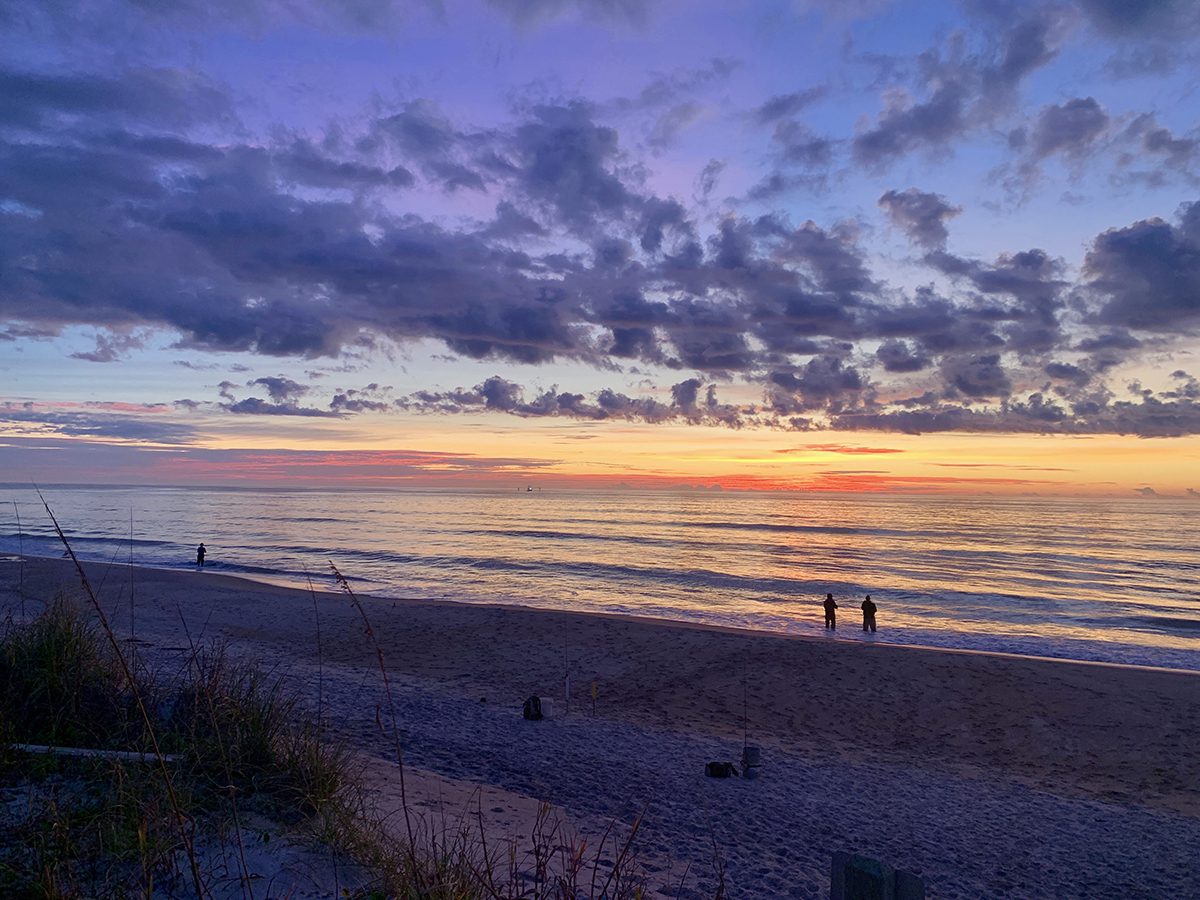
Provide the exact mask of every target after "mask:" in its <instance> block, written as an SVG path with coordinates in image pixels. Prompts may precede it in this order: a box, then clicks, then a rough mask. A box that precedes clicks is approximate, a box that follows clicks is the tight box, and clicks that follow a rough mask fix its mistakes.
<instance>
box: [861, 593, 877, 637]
mask: <svg viewBox="0 0 1200 900" xmlns="http://www.w3.org/2000/svg"><path fill="white" fill-rule="evenodd" d="M862 612H863V631H870V632H871V633H872V634H874V633H875V604H874V602H873V601H872V600H871V595H870V594H867V599H866V600H864V601H863V602H862Z"/></svg>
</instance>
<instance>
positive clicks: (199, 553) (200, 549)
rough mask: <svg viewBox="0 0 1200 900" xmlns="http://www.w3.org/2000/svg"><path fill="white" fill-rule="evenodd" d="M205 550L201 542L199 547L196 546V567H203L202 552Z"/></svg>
mask: <svg viewBox="0 0 1200 900" xmlns="http://www.w3.org/2000/svg"><path fill="white" fill-rule="evenodd" d="M207 552H208V551H207V550H205V549H204V545H203V544H201V545H200V546H199V547H197V548H196V567H197V568H200V569H203V568H204V554H205V553H207Z"/></svg>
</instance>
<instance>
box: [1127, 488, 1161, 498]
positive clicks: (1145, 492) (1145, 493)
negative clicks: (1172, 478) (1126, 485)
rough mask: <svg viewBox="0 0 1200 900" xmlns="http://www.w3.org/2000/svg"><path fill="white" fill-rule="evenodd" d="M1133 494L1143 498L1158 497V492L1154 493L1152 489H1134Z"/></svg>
mask: <svg viewBox="0 0 1200 900" xmlns="http://www.w3.org/2000/svg"><path fill="white" fill-rule="evenodd" d="M1133 492H1134V493H1135V494H1141V495H1142V496H1143V497H1157V496H1158V491H1156V490H1155V489H1154V488H1152V487H1140V488H1134V490H1133Z"/></svg>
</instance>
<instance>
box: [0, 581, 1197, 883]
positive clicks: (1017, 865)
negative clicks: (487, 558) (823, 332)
mask: <svg viewBox="0 0 1200 900" xmlns="http://www.w3.org/2000/svg"><path fill="white" fill-rule="evenodd" d="M18 569H19V565H18V563H17V562H16V561H15V560H12V559H9V560H7V561H0V599H2V600H3V602H4V604H5V605H6V606H7V608H8V610H10V611H12V610H18V609H19V608H20V604H21V598H20V597H19V596H18V592H17V581H18ZM88 570H89V572H90V573H91V576H92V580H93V583H94V584H97V585H102V587H101V588H100V594H101V597H102V600H103V602H104V605H105V606H106V608H107V609H108V610H109V612H110V616H111V618H112V620H113V624H114V626H115V627H116V629H117V630H118V631H119V632H120V633H122V634H127V633H130V631H131V628H132V631H133V632H134V633H136V636H137V637H138V638H139V639H140V640H143V641H146V642H147V646H148V647H149V648H150V649H151V650H152V652H155V653H158V654H159V655H160V656H162V658H169V657H170V654H171V653H179V652H181V651H182V650H183V648H185V647H186V645H187V643H188V636H189V635H190V639H191V640H193V641H206V640H210V639H217V638H223V639H228V640H229V641H231V642H232V644H233V648H234V649H235V650H236V652H238V653H240V654H242V655H244V656H247V657H249V658H253V659H256V660H257V661H259V662H260V663H261V664H263V665H268V666H272V667H275V668H276V669H277V670H278V671H280V672H282V673H284V674H286V675H287V676H288V677H289V678H293V679H295V681H296V683H297V685H298V686H299V687H300V688H301V690H302V691H303V692H304V693H305V695H306V696H307V697H308V698H309V700H310V701H311V702H312V703H313V705H314V707H315V706H316V705H317V704H318V703H319V704H320V706H321V708H322V710H323V714H324V715H325V716H326V717H327V718H328V719H329V720H330V721H331V723H333V725H334V726H335V727H336V728H337V729H338V730H339V731H340V732H341V733H342V734H344V735H345V736H347V737H348V738H350V739H351V740H353V741H354V742H355V744H356V745H358V746H359V747H360V748H361V749H362V750H363V751H364V752H365V753H368V754H372V755H374V756H375V757H376V758H377V759H379V760H386V759H387V758H388V756H389V741H388V740H387V738H386V737H385V736H382V735H381V734H380V733H379V729H378V727H377V725H376V717H377V714H378V713H379V711H380V710H382V709H383V708H385V706H386V701H385V700H384V698H383V696H382V694H381V691H380V686H379V677H378V672H377V670H376V668H375V666H376V659H375V653H374V649H373V647H372V645H371V642H370V641H368V640H367V639H366V638H365V636H364V629H363V625H362V622H361V620H360V619H359V618H358V614H357V612H356V611H355V610H354V608H353V607H352V606H351V604H350V603H349V602H348V601H347V600H346V598H345V597H344V596H341V595H338V594H330V593H322V592H321V590H322V588H323V589H324V590H326V591H328V589H329V585H328V580H327V579H323V582H324V583H323V584H322V585H319V586H318V592H317V593H316V594H315V595H314V594H310V593H308V592H305V591H295V590H290V589H286V588H279V587H274V586H269V585H262V584H257V583H251V582H247V581H243V580H239V579H235V578H230V577H225V576H219V575H213V574H210V573H203V572H190V571H189V572H167V571H159V570H148V569H135V570H133V571H132V572H131V571H130V570H129V569H126V568H122V567H113V568H106V567H104V566H101V565H93V564H89V566H88ZM131 581H132V589H133V598H134V602H133V604H132V605H133V609H134V614H133V619H132V623H131V620H130V605H131V604H130V583H131ZM24 583H25V594H26V598H27V599H26V601H25V603H26V607H27V609H26V612H27V613H31V612H33V611H34V608H35V606H36V603H35V601H34V600H33V599H32V598H42V597H47V596H52V595H53V594H54V593H55V592H56V591H60V590H61V591H67V592H75V591H76V590H77V579H76V578H75V576H74V574H73V572H72V571H71V570H69V569H68V567H67V564H66V562H65V561H62V560H29V561H27V562H26V563H25V565H24ZM530 591H531V597H532V596H533V595H534V593H535V592H536V585H534V584H531V585H530ZM362 600H363V604H364V606H365V608H366V611H367V613H368V615H369V617H370V620H371V623H372V625H373V626H374V629H375V633H376V636H377V637H378V639H379V643H380V646H381V648H382V651H383V654H384V657H385V659H386V663H387V667H388V670H389V672H390V673H391V675H392V677H393V679H394V687H395V691H396V705H397V712H398V715H399V717H400V721H401V723H402V724H401V727H402V732H403V738H404V745H405V753H406V756H407V762H408V764H409V766H410V767H411V769H410V771H411V772H412V786H413V790H414V802H415V804H416V805H417V806H418V807H419V808H420V810H421V811H425V812H429V813H431V814H433V815H441V816H443V817H445V815H446V814H447V810H448V809H449V814H450V815H454V814H456V813H458V812H460V811H461V810H462V808H464V807H465V806H466V805H469V804H470V803H472V802H473V803H474V804H475V806H474V808H476V809H478V808H480V800H482V801H483V802H482V810H483V812H484V814H485V816H488V817H490V819H491V822H490V827H492V828H493V833H495V831H497V830H498V831H499V832H501V833H511V834H514V835H519V834H520V833H522V832H523V831H524V830H526V829H527V827H528V820H529V818H530V816H531V815H532V812H531V811H532V810H535V809H536V805H537V800H548V801H550V802H552V803H554V804H555V805H556V807H557V808H558V809H559V810H561V813H562V815H563V816H564V818H565V819H567V820H568V821H569V822H570V823H571V825H572V826H573V827H576V828H578V829H579V830H580V831H581V832H583V833H585V834H593V835H594V834H595V833H596V832H598V831H599V830H602V829H603V828H604V827H605V825H606V824H607V823H608V822H609V821H611V820H614V819H615V820H616V821H617V822H618V823H621V824H622V825H623V826H627V825H628V824H629V823H630V822H632V820H633V818H634V817H635V816H637V815H638V814H639V813H642V812H644V824H643V831H642V834H641V835H640V840H639V845H640V846H641V849H642V858H643V860H644V861H645V862H646V864H647V866H648V867H649V868H650V869H651V870H652V871H653V873H654V875H655V878H656V879H657V883H659V884H677V883H678V880H679V878H680V877H681V876H682V875H683V873H684V871H685V870H686V871H687V879H686V881H687V884H688V885H689V886H690V888H691V890H690V891H685V892H684V893H685V895H689V896H690V895H695V896H702V895H703V894H704V891H706V890H709V889H711V887H712V884H713V881H712V874H711V873H712V861H713V858H714V845H715V846H716V848H717V855H718V856H719V857H720V858H721V859H722V860H723V861H724V865H725V870H726V878H727V884H728V887H729V890H730V896H733V897H788V896H796V897H820V896H827V892H828V882H829V876H828V866H829V861H830V854H831V853H832V852H833V851H834V850H850V851H854V852H861V853H865V854H867V855H870V856H875V857H879V858H882V859H883V860H885V861H886V862H888V863H891V864H893V865H895V866H898V867H901V868H906V869H909V870H911V871H915V872H918V873H920V874H922V875H923V876H924V877H925V878H926V880H927V883H928V886H929V894H930V896H931V897H979V896H1011V897H1065V896H1087V897H1114V898H1115V897H1163V896H1200V866H1198V865H1197V863H1196V854H1195V848H1196V847H1197V846H1200V675H1197V674H1194V673H1186V672H1176V671H1168V670H1156V669H1148V668H1137V667H1127V666H1115V665H1105V664H1094V663H1072V662H1064V661H1058V660H1042V659H1030V658H1024V657H1015V656H1005V655H999V654H983V653H966V652H952V651H945V650H935V649H925V648H912V647H899V646H895V645H882V644H872V643H869V642H866V641H863V640H858V639H856V640H853V641H849V640H845V639H843V638H839V637H837V636H832V635H831V636H829V637H828V638H826V639H821V638H816V639H814V638H800V637H789V636H784V635H776V634H763V633H755V632H747V631H738V630H733V629H718V628H712V627H703V626H689V625H682V624H676V623H666V622H660V621H652V620H644V619H635V618H630V617H619V616H597V615H588V614H576V613H565V612H553V611H541V610H532V609H526V608H520V607H497V606H475V605H467V604H449V603H431V602H425V601H403V600H395V601H394V600H390V599H388V600H384V599H375V598H369V597H364V598H362ZM817 611H818V607H815V606H814V615H815V614H816V612H817ZM851 624H852V623H851V622H847V623H846V625H845V626H843V627H846V626H849V625H851ZM884 625H885V627H886V623H884ZM318 630H319V635H320V639H319V640H318ZM856 637H858V635H856ZM568 670H569V672H570V675H571V683H572V697H571V701H570V707H569V711H568V709H567V703H566V698H565V697H564V674H565V673H566V672H567V671H568ZM593 683H595V685H596V694H597V697H596V702H595V713H594V714H593V708H592V707H593V705H592V698H591V686H592V684H593ZM534 692H537V693H539V694H541V695H542V696H545V697H550V698H553V700H554V708H555V717H554V718H553V719H551V720H549V721H547V722H542V723H528V722H525V721H523V720H522V719H521V717H520V703H521V700H522V699H523V698H524V697H525V696H527V695H528V694H530V693H534ZM744 731H745V732H746V733H748V735H749V741H750V743H752V744H755V745H757V746H760V747H761V748H762V754H763V766H762V770H761V771H762V774H761V777H760V778H759V779H758V780H755V781H745V780H740V779H739V780H730V781H716V780H712V779H706V778H704V777H703V774H702V772H703V766H704V763H705V762H706V761H707V760H710V759H731V760H736V759H737V757H738V755H739V754H740V751H741V747H742V743H743V733H744ZM373 771H374V772H375V775H374V776H373V777H374V778H375V779H376V784H377V787H378V794H379V796H380V797H386V796H391V795H392V794H394V784H391V782H389V774H388V772H389V770H388V766H387V764H386V763H383V762H380V763H377V764H375V766H374V768H373ZM393 777H394V773H393ZM389 785H390V787H389ZM389 791H391V794H389Z"/></svg>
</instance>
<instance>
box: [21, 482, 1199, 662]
mask: <svg viewBox="0 0 1200 900" xmlns="http://www.w3.org/2000/svg"><path fill="white" fill-rule="evenodd" d="M47 499H48V500H49V501H50V502H51V505H52V506H53V507H54V509H55V512H56V514H57V515H58V516H59V519H60V521H61V522H62V523H63V525H64V527H65V528H66V529H67V531H68V533H69V534H71V535H72V536H73V537H74V539H75V541H76V549H77V551H79V553H80V555H81V556H85V557H88V558H92V559H109V558H111V559H114V560H116V561H118V562H121V563H124V562H126V561H127V560H128V558H129V554H130V550H131V548H132V552H133V557H134V560H135V561H136V562H138V563H140V564H144V565H156V566H169V567H179V568H184V567H187V566H188V565H189V564H190V563H191V562H192V561H193V560H194V558H195V552H194V551H195V546H196V544H198V543H199V542H200V541H201V540H203V541H204V542H205V543H206V544H207V545H208V549H209V557H208V559H209V563H210V565H211V567H212V568H213V569H214V570H215V571H225V572H230V573H234V574H244V575H247V576H249V577H256V578H261V579H267V580H272V581H283V582H285V583H303V582H304V580H305V577H306V574H307V573H311V574H313V575H314V577H315V578H317V579H325V578H326V573H327V572H328V565H327V563H328V561H329V560H330V559H332V560H334V561H335V562H336V563H337V564H338V566H339V568H340V569H341V570H342V571H343V572H344V573H346V574H347V575H349V576H351V577H353V578H354V579H356V584H357V585H358V586H359V587H361V589H362V590H363V591H364V592H373V593H377V594H381V595H385V596H411V597H430V598H439V599H453V600H464V601H472V602H517V603H524V604H529V605H536V606H545V607H552V608H561V609H577V610H588V611H596V610H607V611H618V612H627V613H638V614H643V615H653V616H661V617H667V618H676V619H687V620H693V621H706V622H715V623H721V624H731V625H742V626H748V627H752V628H760V629H768V630H786V631H795V632H812V633H814V634H816V633H818V632H820V631H821V630H822V629H821V621H820V609H819V605H818V598H820V597H822V596H824V593H825V592H826V591H832V592H833V593H834V594H835V596H840V597H843V598H845V599H846V601H847V602H848V603H852V604H853V605H854V606H857V603H858V601H859V600H861V598H862V595H863V594H864V593H870V594H871V595H872V596H873V597H874V599H875V600H876V601H877V602H878V603H879V606H880V613H879V622H880V628H881V630H880V632H879V634H878V635H877V636H876V637H875V639H876V640H881V641H897V642H907V643H932V644H939V645H947V646H958V647H977V648H978V647H983V648H990V649H1001V650H1011V651H1015V652H1025V653H1041V654H1046V655H1062V656H1073V657H1080V658H1093V659H1112V660H1129V661H1136V662H1142V663H1157V664H1163V665H1176V666H1186V667H1189V668H1197V669H1200V602H1198V597H1197V576H1198V575H1200V549H1197V546H1196V544H1195V542H1194V541H1193V540H1192V539H1191V536H1190V535H1191V525H1192V521H1193V519H1194V517H1195V514H1196V512H1197V510H1198V509H1200V504H1197V502H1196V501H1192V500H1178V501H1174V500H1156V501H1149V500H1143V499H1134V500H1091V499H1061V498H1053V499H1052V498H995V497H986V498H985V497H976V498H967V499H964V498H948V497H911V496H900V497H887V496H878V495H871V496H862V495H853V496H851V495H777V494H769V495H768V494H732V493H729V494H713V493H703V492H697V493H677V494H676V493H661V492H611V493H600V492H562V493H558V492H551V491H541V492H535V493H526V492H516V491H514V492H513V493H477V492H441V491H424V492H422V491H411V492H410V491H404V492H356V493H346V492H324V491H322V492H302V491H221V490H201V489H184V488H138V489H136V490H129V489H83V488H71V489H55V490H51V491H48V492H47ZM3 500H15V501H16V502H17V504H18V506H19V510H20V514H21V521H22V522H23V523H24V524H25V535H24V538H25V549H26V552H32V553H41V554H46V555H53V554H56V552H57V550H56V549H55V547H54V545H53V540H52V533H51V531H50V529H49V527H48V525H49V523H48V522H47V521H46V516H45V513H44V511H43V510H42V509H41V505H40V503H39V502H38V501H37V498H36V496H34V495H32V493H31V492H30V491H28V490H25V489H21V488H7V489H4V490H0V501H3ZM11 508H12V505H11V503H9V504H8V509H10V510H11ZM3 510H4V507H3V506H0V551H3V552H9V553H11V552H13V551H16V550H17V549H18V536H17V533H16V520H15V516H11V514H10V519H11V520H9V519H5V518H3V516H4V512H3ZM131 511H132V515H133V535H132V542H131V540H130V514H131ZM31 523H32V524H31ZM845 613H850V614H851V615H850V616H849V619H850V621H847V624H851V623H852V620H853V618H854V613H855V610H853V609H847V610H845ZM843 618H846V616H845V614H844V616H843ZM841 639H857V638H856V636H855V635H854V634H853V633H852V632H851V630H850V629H844V633H843V634H842V635H841Z"/></svg>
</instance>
